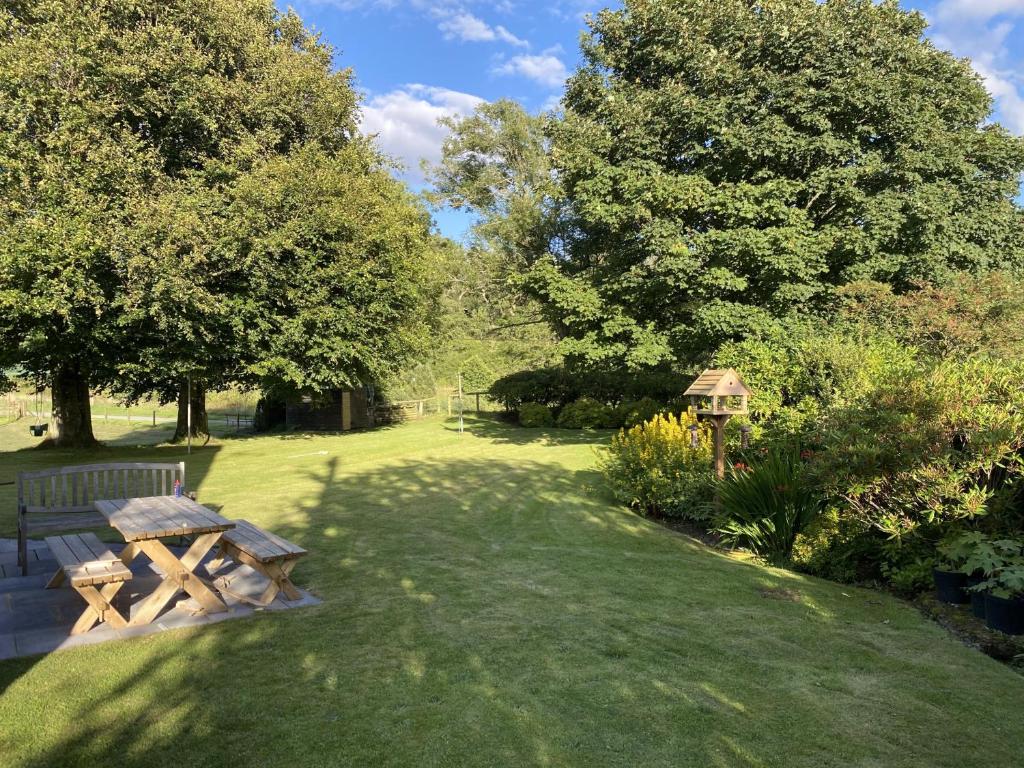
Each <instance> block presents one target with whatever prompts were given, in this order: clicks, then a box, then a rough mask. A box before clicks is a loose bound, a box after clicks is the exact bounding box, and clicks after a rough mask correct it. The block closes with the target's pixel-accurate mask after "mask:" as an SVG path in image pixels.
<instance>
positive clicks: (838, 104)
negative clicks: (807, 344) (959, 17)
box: [531, 0, 1024, 366]
mask: <svg viewBox="0 0 1024 768" xmlns="http://www.w3.org/2000/svg"><path fill="white" fill-rule="evenodd" d="M924 30H925V21H924V19H923V18H922V17H921V16H920V15H919V14H917V13H909V12H905V11H903V10H901V9H900V8H899V6H898V4H897V3H896V2H894V1H892V0H884V1H883V2H881V3H876V2H873V0H825V2H817V1H816V0H757V1H756V2H755V1H754V0H673V1H672V2H669V1H668V0H626V2H625V4H624V8H622V9H621V10H618V11H604V12H602V13H600V14H598V16H597V17H596V19H594V20H593V21H592V22H591V31H590V34H589V35H588V36H587V37H586V38H585V39H584V42H583V55H584V59H585V63H584V65H583V66H582V67H581V68H580V69H579V71H578V72H576V74H575V75H574V76H573V77H572V78H571V79H570V81H569V84H568V88H567V91H566V94H565V97H564V100H563V106H564V117H563V119H561V120H558V121H556V122H554V123H553V124H552V131H551V136H552V141H553V146H552V159H553V165H554V167H555V169H556V171H557V173H558V176H559V179H560V181H561V183H562V185H563V187H564V193H565V195H566V197H567V199H568V201H569V204H570V206H571V215H572V224H573V227H572V229H571V231H572V232H573V237H572V239H571V240H570V242H569V243H568V247H567V248H566V249H565V251H564V252H563V253H559V254H557V255H555V256H554V257H552V258H551V259H549V260H547V261H545V262H542V263H540V264H538V265H537V266H536V267H535V269H534V271H533V274H532V278H531V279H532V285H533V288H534V290H535V291H536V293H537V295H539V296H540V297H541V298H542V300H543V301H544V304H545V306H546V308H547V311H548V312H549V315H550V316H551V318H552V319H553V321H554V322H555V323H556V324H557V327H558V329H559V330H560V332H561V333H562V334H563V336H564V341H563V345H564V349H565V351H566V352H567V353H568V354H570V355H572V356H575V357H577V358H580V359H583V360H586V361H590V362H600V361H612V360H614V361H621V360H624V361H626V362H627V363H628V364H630V365H633V366H644V365H653V364H657V363H660V362H664V361H673V360H678V359H680V358H685V357H689V356H693V355H699V354H701V353H702V352H704V351H706V350H707V349H709V348H710V347H712V346H714V345H715V344H717V343H718V342H720V341H722V340H723V339H727V338H731V337H736V336H743V335H747V334H751V333H757V332H760V331H763V330H765V329H768V328H771V327H777V326H778V325H779V324H780V323H783V322H785V319H786V318H787V317H790V316H792V315H796V314H806V313H808V312H810V313H814V312H822V311H827V308H828V307H829V306H830V304H831V302H832V301H833V292H834V288H835V287H836V286H841V285H844V284H847V283H849V282H852V281H857V280H866V279H870V280H875V281H879V282H881V283H884V284H886V285H889V286H892V288H893V289H894V290H895V291H897V292H902V291H904V290H907V289H908V288H910V287H912V286H914V285H915V284H917V283H918V282H920V281H926V282H933V283H941V282H943V281H944V280H945V279H946V278H947V276H949V275H950V274H952V273H953V272H954V271H957V270H966V271H978V270H985V269H989V268H994V267H1002V268H1006V269H1010V270H1018V269H1020V268H1021V266H1022V264H1024V235H1022V233H1024V218H1022V214H1021V210H1020V209H1019V208H1018V207H1017V205H1016V204H1015V203H1014V197H1015V195H1016V194H1017V193H1018V191H1019V178H1020V174H1021V171H1022V170H1024V142H1022V140H1021V139H1020V138H1017V137H1014V136H1012V135H1010V134H1009V133H1008V132H1007V131H1006V130H1005V129H1004V128H1002V127H1001V126H999V125H997V124H993V123H990V122H988V121H989V116H990V113H991V107H992V102H991V98H990V97H989V95H988V94H987V93H986V91H985V89H984V87H983V85H982V82H981V80H980V78H979V76H978V75H977V74H976V73H975V72H974V71H973V70H972V68H971V66H970V63H969V62H967V61H965V60H958V59H956V58H954V57H953V56H951V55H950V54H948V53H946V52H943V51H940V50H938V49H936V48H935V46H934V45H933V44H932V43H931V42H930V41H928V40H927V39H925V38H924V37H923V33H924Z"/></svg>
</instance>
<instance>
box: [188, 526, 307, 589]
mask: <svg viewBox="0 0 1024 768" xmlns="http://www.w3.org/2000/svg"><path fill="white" fill-rule="evenodd" d="M232 522H233V523H234V524H235V527H234V528H232V529H231V530H229V531H225V532H224V535H223V536H222V537H221V539H220V551H219V552H218V553H217V557H216V558H214V559H213V560H212V561H211V562H210V564H209V566H208V570H210V571H214V570H216V569H218V568H219V567H220V566H221V564H222V563H223V562H224V558H225V557H230V558H231V559H232V560H235V561H236V562H239V563H244V564H245V565H248V566H249V567H250V568H252V569H253V570H255V571H257V572H258V573H261V574H263V575H264V576H266V577H267V578H268V579H270V584H269V585H268V586H267V588H266V589H265V590H264V591H263V594H262V595H260V597H258V598H256V599H255V600H253V599H251V598H248V597H245V596H244V595H235V596H236V597H239V598H241V599H244V600H247V601H248V602H251V603H255V604H256V605H261V606H263V605H269V604H270V603H271V602H273V600H274V598H275V597H277V594H278V592H284V596H285V599H286V600H301V599H302V593H300V592H299V590H298V589H296V588H295V585H294V584H292V581H291V572H292V569H293V568H294V567H295V564H296V563H297V562H298V560H299V558H300V557H302V556H303V555H305V554H307V553H306V550H304V549H303V548H302V547H299V546H297V545H295V544H292V543H291V542H290V541H287V540H285V539H282V538H281V537H280V536H277V535H275V534H273V533H271V532H270V531H264V530H263V529H262V528H258V527H256V526H255V525H253V524H252V523H250V522H249V521H248V520H233V521H232ZM224 591H227V592H228V593H229V594H235V593H233V592H231V591H230V589H229V588H225V589H224Z"/></svg>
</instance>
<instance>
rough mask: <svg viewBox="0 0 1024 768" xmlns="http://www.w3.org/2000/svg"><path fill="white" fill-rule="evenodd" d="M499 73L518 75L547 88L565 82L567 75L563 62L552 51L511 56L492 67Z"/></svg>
mask: <svg viewBox="0 0 1024 768" xmlns="http://www.w3.org/2000/svg"><path fill="white" fill-rule="evenodd" d="M494 72H495V73H496V74H499V75H520V76H522V77H526V78H529V79H530V80H534V81H536V82H538V83H540V84H541V85H544V86H547V87H548V88H557V87H559V86H561V85H562V84H563V83H565V78H566V77H567V76H568V72H567V71H566V68H565V64H563V63H562V60H561V59H560V58H558V57H557V56H555V55H554V54H552V53H541V54H537V55H530V54H523V55H522V56H513V57H512V58H511V59H509V60H508V61H506V62H504V63H503V64H499V65H498V66H496V67H495V68H494Z"/></svg>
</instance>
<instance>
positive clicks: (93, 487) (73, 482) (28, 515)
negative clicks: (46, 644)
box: [18, 462, 185, 576]
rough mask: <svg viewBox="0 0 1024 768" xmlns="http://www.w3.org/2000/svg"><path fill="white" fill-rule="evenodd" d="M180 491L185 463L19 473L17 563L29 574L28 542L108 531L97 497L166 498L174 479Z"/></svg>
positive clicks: (126, 464)
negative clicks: (84, 531)
mask: <svg viewBox="0 0 1024 768" xmlns="http://www.w3.org/2000/svg"><path fill="white" fill-rule="evenodd" d="M175 480H180V481H181V487H182V489H183V490H184V488H185V462H179V463H177V464H142V463H120V464H86V465H80V466H71V467H55V468H53V469H40V470H36V471H33V472H19V473H18V565H20V566H21V574H22V575H23V576H27V575H28V538H29V535H30V534H33V533H60V532H64V531H77V530H82V529H85V528H100V527H107V526H108V525H109V523H108V522H107V519H106V518H105V517H103V515H101V514H99V513H98V512H97V511H96V508H95V506H94V503H95V502H96V500H98V499H123V498H130V497H132V498H135V497H144V496H168V495H170V494H171V493H173V492H174V481H175Z"/></svg>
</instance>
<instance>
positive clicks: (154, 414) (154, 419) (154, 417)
mask: <svg viewBox="0 0 1024 768" xmlns="http://www.w3.org/2000/svg"><path fill="white" fill-rule="evenodd" d="M153 426H154V427H155V426H156V411H153Z"/></svg>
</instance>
